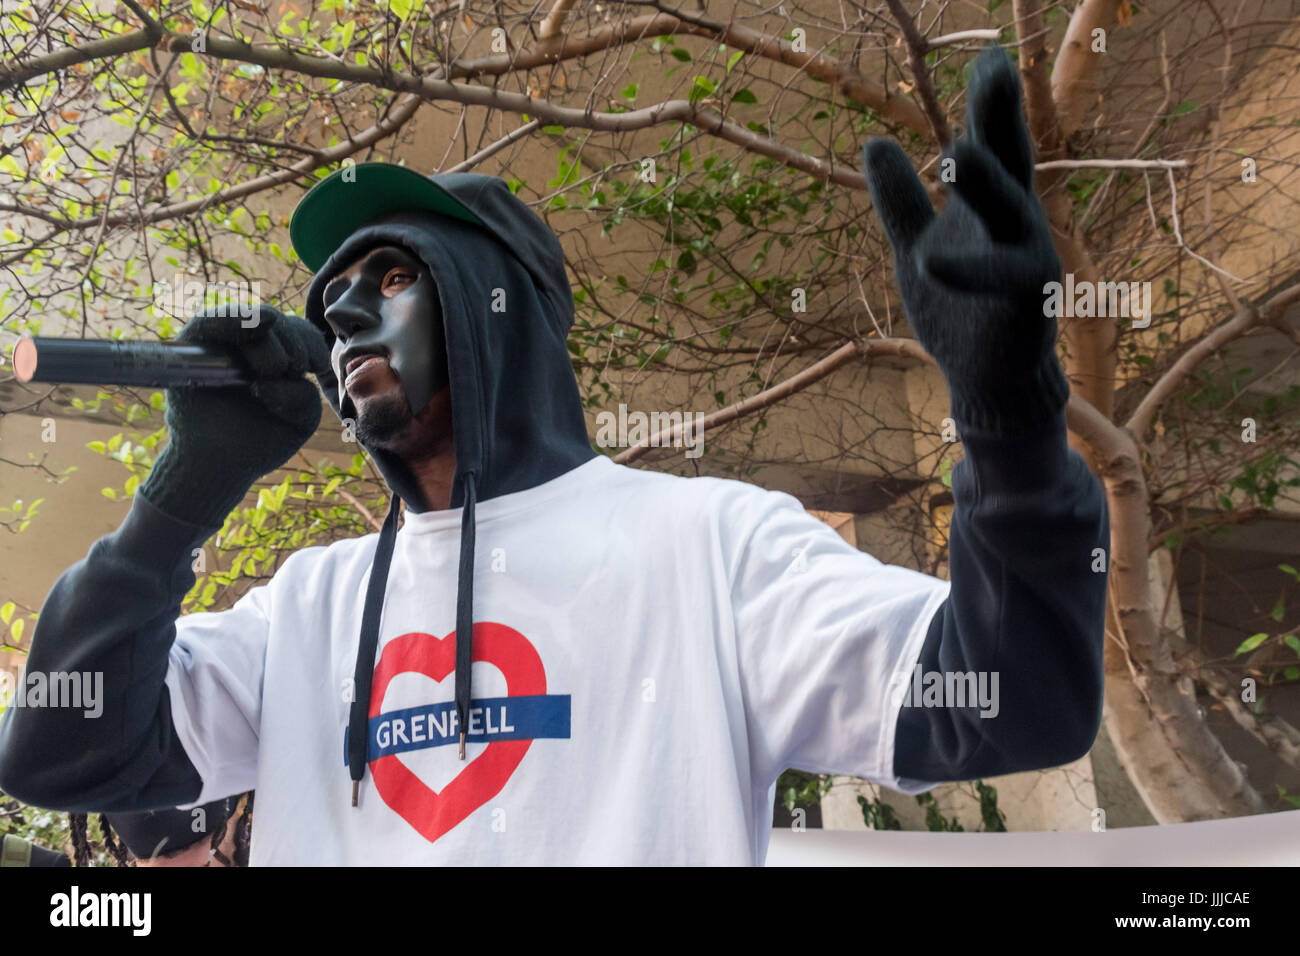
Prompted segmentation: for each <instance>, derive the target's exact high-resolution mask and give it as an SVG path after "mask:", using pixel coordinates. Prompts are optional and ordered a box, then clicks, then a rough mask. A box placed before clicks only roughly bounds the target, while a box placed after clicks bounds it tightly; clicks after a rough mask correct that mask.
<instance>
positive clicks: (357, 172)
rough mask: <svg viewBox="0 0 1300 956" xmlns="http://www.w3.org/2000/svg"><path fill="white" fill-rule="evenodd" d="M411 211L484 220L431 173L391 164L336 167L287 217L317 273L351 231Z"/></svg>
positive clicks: (298, 245)
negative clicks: (431, 176) (430, 176)
mask: <svg viewBox="0 0 1300 956" xmlns="http://www.w3.org/2000/svg"><path fill="white" fill-rule="evenodd" d="M413 209H427V210H430V211H431V212H436V213H441V214H442V215H444V216H451V217H452V218H455V219H460V220H463V221H464V222H469V223H473V224H474V225H482V221H481V220H480V219H479V218H478V217H477V216H475V215H474V213H473V212H471V211H470V210H469V208H468V207H467V206H465V205H464V204H463V203H461V202H460V201H459V200H457V199H456V198H455V197H454V196H452V195H451V193H449V192H447V191H446V190H445V189H443V188H442V187H440V186H439V185H438V184H437V183H435V182H433V181H432V180H431V179H429V178H428V177H427V176H422V175H420V174H419V173H417V172H415V171H414V170H412V169H407V168H406V167H405V166H395V165H393V164H392V163H357V164H356V165H349V166H345V167H343V168H342V169H339V170H335V171H334V172H332V173H330V175H328V176H326V177H325V178H324V179H322V180H321V181H320V182H319V183H317V184H316V185H315V186H313V187H312V188H311V189H310V190H308V192H307V194H306V195H305V196H303V197H302V199H301V200H299V202H298V206H297V208H295V209H294V211H293V218H292V219H291V220H290V221H289V239H290V241H291V242H292V243H293V248H294V251H295V252H297V253H298V258H299V259H301V260H302V261H303V264H304V265H306V266H307V268H308V269H310V270H311V271H312V272H319V271H320V268H321V266H323V265H325V263H326V262H327V261H328V260H329V257H330V256H331V255H333V253H334V250H335V249H337V248H338V247H339V246H341V245H343V243H344V241H345V240H346V239H347V238H348V236H350V235H352V233H354V232H356V231H357V230H358V229H360V228H362V227H363V226H368V225H369V224H370V223H372V222H374V221H375V220H376V219H380V218H382V217H384V216H387V215H390V214H392V213H398V212H409V211H410V210H413Z"/></svg>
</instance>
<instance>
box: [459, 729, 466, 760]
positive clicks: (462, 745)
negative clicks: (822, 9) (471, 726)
mask: <svg viewBox="0 0 1300 956" xmlns="http://www.w3.org/2000/svg"><path fill="white" fill-rule="evenodd" d="M460 759H461V760H464V759H465V731H464V729H463V728H462V729H461V732H460Z"/></svg>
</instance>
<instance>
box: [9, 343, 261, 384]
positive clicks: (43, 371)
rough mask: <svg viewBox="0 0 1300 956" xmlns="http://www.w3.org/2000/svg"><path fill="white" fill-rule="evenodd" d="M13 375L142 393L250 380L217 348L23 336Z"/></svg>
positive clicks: (238, 362) (229, 353) (234, 356)
mask: <svg viewBox="0 0 1300 956" xmlns="http://www.w3.org/2000/svg"><path fill="white" fill-rule="evenodd" d="M14 372H15V374H16V376H17V378H18V381H20V382H24V383H26V382H52V383H58V384H60V385H128V386H136V387H146V388H196V387H209V388H219V387H222V386H228V385H248V384H251V383H252V382H253V381H254V380H255V377H254V376H253V375H252V374H251V372H250V371H249V370H248V367H247V366H246V365H245V364H244V362H243V360H242V359H241V358H240V357H239V355H238V353H236V352H235V351H233V350H227V349H223V348H221V347H219V346H213V345H199V344H197V343H186V342H118V341H114V340H112V339H53V338H42V337H40V336H26V335H25V336H23V337H22V338H21V339H19V340H18V344H17V345H15V346H14Z"/></svg>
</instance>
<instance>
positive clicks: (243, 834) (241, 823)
mask: <svg viewBox="0 0 1300 956" xmlns="http://www.w3.org/2000/svg"><path fill="white" fill-rule="evenodd" d="M255 796H256V794H255V793H254V792H253V791H251V790H250V791H249V792H248V794H247V795H246V796H245V797H244V809H243V812H242V813H240V814H239V819H238V820H236V821H235V866H248V849H249V844H250V843H251V842H252V837H253V797H255Z"/></svg>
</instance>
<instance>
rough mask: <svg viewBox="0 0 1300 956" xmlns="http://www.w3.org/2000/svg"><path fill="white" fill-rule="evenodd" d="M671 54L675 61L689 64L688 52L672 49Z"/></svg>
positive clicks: (689, 55)
mask: <svg viewBox="0 0 1300 956" xmlns="http://www.w3.org/2000/svg"><path fill="white" fill-rule="evenodd" d="M672 54H673V57H674V58H675V59H678V60H681V61H682V62H683V63H690V62H691V54H690V52H689V51H688V50H683V49H682V48H681V47H674V48H673V51H672Z"/></svg>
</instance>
